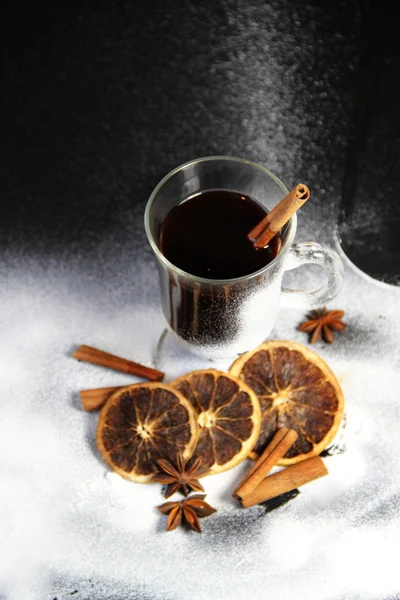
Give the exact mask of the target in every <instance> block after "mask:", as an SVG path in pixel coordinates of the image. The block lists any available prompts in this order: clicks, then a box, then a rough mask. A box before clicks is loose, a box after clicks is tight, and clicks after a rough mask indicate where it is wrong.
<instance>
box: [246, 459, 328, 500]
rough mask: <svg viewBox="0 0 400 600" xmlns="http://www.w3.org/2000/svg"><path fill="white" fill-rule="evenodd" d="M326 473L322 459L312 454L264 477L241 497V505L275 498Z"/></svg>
mask: <svg viewBox="0 0 400 600" xmlns="http://www.w3.org/2000/svg"><path fill="white" fill-rule="evenodd" d="M327 474H328V469H327V468H326V466H325V464H324V462H323V460H322V459H321V458H320V457H319V456H314V457H313V458H309V459H307V460H304V461H303V462H300V463H297V464H296V465H291V466H290V467H287V468H286V469H282V471H279V472H278V473H274V474H273V475H270V476H269V477H266V478H265V479H264V480H263V481H262V482H261V483H260V484H259V485H258V486H257V487H256V489H255V490H253V491H252V492H250V493H249V494H248V495H247V496H244V497H242V506H243V508H249V506H254V505H255V504H259V503H260V502H265V501H266V500H270V499H271V498H276V496H280V495H281V494H284V493H286V492H290V491H291V490H295V489H296V488H298V487H300V486H301V485H304V484H305V483H309V482H310V481H314V479H318V478H319V477H323V476H324V475H327Z"/></svg>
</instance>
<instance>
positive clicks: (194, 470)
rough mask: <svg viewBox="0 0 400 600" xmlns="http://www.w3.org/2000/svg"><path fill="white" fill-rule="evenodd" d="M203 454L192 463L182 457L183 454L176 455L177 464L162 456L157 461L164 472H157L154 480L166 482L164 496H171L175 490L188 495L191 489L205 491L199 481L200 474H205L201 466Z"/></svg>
mask: <svg viewBox="0 0 400 600" xmlns="http://www.w3.org/2000/svg"><path fill="white" fill-rule="evenodd" d="M201 462H202V460H201V456H199V457H198V458H197V459H196V460H195V461H194V462H193V463H192V464H190V463H188V461H185V460H184V459H183V458H182V455H181V454H178V455H177V457H176V465H174V464H172V462H171V461H169V460H166V459H164V458H161V459H160V460H158V461H157V464H158V466H159V467H160V468H161V469H162V472H160V473H156V474H155V475H154V476H153V479H152V481H156V482H157V483H166V484H167V489H166V490H165V494H164V498H169V497H170V496H172V494H175V492H178V491H179V492H181V494H183V495H184V496H187V495H188V494H189V492H190V491H191V490H193V491H194V492H204V488H203V486H202V485H201V484H200V483H199V481H198V478H199V477H200V475H204V474H205V469H204V468H203V469H202V468H201Z"/></svg>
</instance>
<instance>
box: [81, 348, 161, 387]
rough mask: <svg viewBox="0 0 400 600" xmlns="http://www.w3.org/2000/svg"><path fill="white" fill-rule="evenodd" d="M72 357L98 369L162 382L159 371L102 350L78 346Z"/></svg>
mask: <svg viewBox="0 0 400 600" xmlns="http://www.w3.org/2000/svg"><path fill="white" fill-rule="evenodd" d="M72 356H73V357H74V358H76V359H77V360H83V361H85V362H89V363H92V364H94V365H98V366H100V367H108V368H109V369H114V370H115V371H121V372H122V373H129V375H136V376H137V377H143V378H144V379H149V380H150V381H162V380H163V379H164V373H162V372H161V371H157V370H156V369H152V368H151V367H145V366H144V365H141V364H139V363H136V362H133V361H131V360H127V359H126V358H120V357H119V356H115V355H114V354H109V353H108V352H103V351H102V350H97V349H96V348H92V347H91V346H85V345H82V346H79V348H78V349H77V350H75V352H74V353H73V354H72Z"/></svg>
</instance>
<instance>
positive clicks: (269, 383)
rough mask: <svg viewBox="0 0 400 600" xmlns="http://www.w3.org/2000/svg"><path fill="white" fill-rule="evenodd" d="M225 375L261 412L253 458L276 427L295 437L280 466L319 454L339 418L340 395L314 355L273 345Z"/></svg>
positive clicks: (268, 344) (287, 344)
mask: <svg viewBox="0 0 400 600" xmlns="http://www.w3.org/2000/svg"><path fill="white" fill-rule="evenodd" d="M230 372H231V373H232V374H233V375H236V376H237V377H239V378H240V379H242V381H245V382H246V383H247V384H248V385H249V386H250V387H251V388H252V389H253V390H254V391H255V392H256V394H257V396H258V399H259V401H260V406H261V412H262V423H261V432H260V437H259V438H258V440H257V443H256V445H255V447H254V452H255V453H256V454H257V455H259V454H261V453H262V451H263V450H264V448H265V446H266V445H267V444H268V442H269V441H270V440H271V438H272V436H273V435H274V433H275V432H276V430H277V429H278V428H279V427H282V426H285V427H289V428H292V429H295V430H296V431H297V433H298V435H299V437H298V439H297V440H296V442H295V443H294V445H293V446H292V447H291V448H290V450H289V451H288V452H287V453H286V454H285V456H284V457H283V459H282V460H280V461H279V464H280V465H290V464H294V463H296V462H300V461H301V460H304V459H306V458H310V457H311V456H316V455H318V454H320V453H321V452H322V450H324V449H325V448H326V447H327V446H328V444H329V443H330V442H331V441H332V440H333V438H334V437H335V435H336V433H337V430H338V428H339V425H340V422H341V420H342V417H343V406H344V400H343V392H342V389H341V387H340V385H339V383H338V381H337V379H336V377H335V375H334V374H333V373H332V371H331V370H330V368H329V367H328V365H327V364H326V363H325V362H324V361H323V360H322V358H321V357H320V356H318V355H317V354H315V353H314V352H312V351H311V350H309V349H308V348H306V347H305V346H303V345H302V344H296V343H294V342H285V341H273V342H266V343H265V344H261V346H258V348H256V349H255V350H252V351H251V352H246V353H245V354H243V355H242V356H240V357H239V358H238V359H237V360H236V361H235V362H234V363H233V365H232V366H231V368H230Z"/></svg>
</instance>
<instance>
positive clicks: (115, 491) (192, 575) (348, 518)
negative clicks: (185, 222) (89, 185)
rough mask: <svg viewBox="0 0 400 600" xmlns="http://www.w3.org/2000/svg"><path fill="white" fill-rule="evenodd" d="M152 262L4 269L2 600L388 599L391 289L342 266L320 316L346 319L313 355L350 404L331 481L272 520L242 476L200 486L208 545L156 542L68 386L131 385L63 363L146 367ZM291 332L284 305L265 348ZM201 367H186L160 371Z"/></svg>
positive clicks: (184, 539)
mask: <svg viewBox="0 0 400 600" xmlns="http://www.w3.org/2000/svg"><path fill="white" fill-rule="evenodd" d="M114 256H115V254H114ZM149 261H150V257H149V253H148V252H146V254H144V255H143V256H138V257H137V259H136V266H135V269H134V272H133V269H131V270H129V269H128V268H127V267H128V265H127V264H122V263H121V262H119V263H118V264H119V267H120V270H119V271H117V272H114V271H113V266H112V258H110V260H109V262H108V263H106V264H105V266H104V268H103V269H102V270H100V268H99V264H98V263H96V262H95V261H94V262H93V263H90V261H89V262H86V263H83V262H82V263H80V262H79V261H78V260H77V261H76V262H71V261H70V262H68V264H65V263H63V261H62V260H58V261H56V260H53V261H50V260H43V259H42V260H39V258H38V259H35V258H31V259H30V260H26V259H22V258H21V257H16V256H15V257H13V256H9V257H8V258H7V263H8V264H7V267H4V265H3V270H2V274H1V282H0V299H1V316H0V321H1V344H0V369H1V377H0V386H1V395H0V515H1V521H0V598H1V599H2V600H5V599H6V600H52V599H54V598H57V599H58V600H66V599H68V598H74V599H76V600H78V599H79V600H82V599H85V600H102V599H104V600H105V599H107V600H128V599H135V600H144V599H146V600H158V599H160V600H161V599H163V600H169V599H174V600H189V599H191V598H196V599H198V600H200V599H204V600H209V599H211V598H213V599H217V600H233V599H239V598H240V599H242V598H256V599H260V600H261V599H263V600H264V599H265V598H271V599H277V598H278V599H286V598H288V599H292V598H296V599H297V600H303V599H307V600H312V599H316V600H317V599H318V600H332V599H335V600H336V599H337V600H339V599H343V600H344V599H345V600H349V599H363V600H368V599H371V600H378V599H382V600H383V599H385V600H389V599H394V598H400V575H399V573H400V554H399V550H398V545H399V538H400V508H399V498H400V468H399V457H400V392H399V390H400V378H399V373H400V357H399V334H400V330H399V329H400V327H399V326H400V321H399V306H400V290H399V289H397V288H394V287H390V286H386V285H383V284H378V283H376V282H373V281H372V280H370V279H368V278H367V277H365V276H363V275H362V274H360V273H359V272H357V271H356V270H355V269H353V268H352V267H351V266H350V265H348V264H347V265H346V283H345V287H344V289H343V291H342V292H341V294H340V296H339V297H338V298H337V300H336V301H335V302H334V303H333V304H332V306H331V307H330V308H343V309H344V310H345V311H346V317H345V320H346V322H347V324H348V328H347V329H346V330H345V331H344V332H343V333H342V334H339V335H338V336H337V343H335V345H334V346H332V347H331V346H329V347H328V346H327V345H325V344H323V343H321V344H320V345H318V346H316V347H314V349H315V350H316V351H317V352H318V353H319V354H320V355H321V356H322V357H323V358H324V359H326V361H327V362H328V364H329V365H330V366H331V367H332V369H333V370H334V372H335V373H336V374H337V376H338V378H339V380H340V382H341V384H342V386H343V390H344V393H345V399H346V416H347V426H346V428H345V430H344V437H343V443H344V444H345V446H346V451H345V452H344V453H342V454H340V455H336V456H331V457H327V458H326V459H325V460H326V464H327V466H328V469H329V471H330V475H329V476H328V477H325V478H323V479H321V480H318V481H315V482H313V483H311V484H309V485H307V486H305V487H303V488H302V489H301V494H300V495H298V496H297V497H296V498H295V499H294V500H292V501H291V502H289V503H288V504H286V505H285V506H282V507H280V508H278V509H276V510H274V511H272V512H269V513H266V512H265V509H264V507H262V506H257V507H254V508H252V509H248V510H243V509H241V508H240V507H239V506H238V505H237V504H236V503H235V502H233V500H232V499H231V491H232V489H233V486H234V484H235V483H236V482H237V481H238V480H239V478H240V477H241V475H242V473H243V472H244V471H245V469H246V465H240V466H239V467H238V468H236V469H235V470H234V471H232V472H229V473H226V474H223V475H219V476H214V477H209V478H207V479H205V480H204V485H205V488H206V490H207V492H208V496H207V500H209V502H210V503H211V504H212V505H213V506H215V508H217V510H218V512H217V513H216V514H215V515H212V516H211V517H210V518H208V519H204V520H203V521H202V522H201V523H202V528H203V533H202V535H198V534H196V533H195V532H189V531H185V530H177V531H175V532H172V533H166V532H165V531H164V529H165V525H166V518H165V517H163V516H161V515H159V514H158V513H157V511H156V510H155V508H154V507H155V506H156V505H157V504H160V503H161V502H162V501H163V498H162V496H161V493H160V486H159V485H139V484H135V483H131V482H128V481H125V480H123V479H121V478H120V477H119V476H117V475H115V474H113V473H111V472H110V471H109V469H108V468H107V467H106V466H105V465H104V464H103V463H102V461H101V460H100V458H99V456H98V453H97V451H96V447H95V444H94V430H95V426H96V422H97V414H86V413H84V412H83V411H82V409H81V407H80V402H79V396H78V391H79V390H80V389H84V388H90V387H97V386H98V387H101V386H108V385H114V384H115V385H118V384H123V383H125V382H130V381H133V380H134V379H132V378H131V377H129V376H126V375H122V374H118V373H114V372H112V371H107V370H106V369H102V368H99V367H95V366H93V365H87V364H84V363H78V362H77V361H75V360H73V359H72V358H71V352H72V350H73V349H74V347H76V346H77V345H79V344H80V343H86V344H91V345H93V346H97V347H99V348H102V349H105V350H108V351H110V352H114V353H116V354H119V355H121V356H126V357H128V358H132V359H133V360H137V361H140V362H144V363H147V364H151V362H152V357H153V355H154V349H155V346H156V342H157V340H158V337H159V335H160V333H161V331H162V329H163V320H162V317H161V314H160V311H159V308H158V288H157V275H156V272H155V269H154V264H153V263H152V262H151V263H150V262H149ZM114 264H117V263H114ZM129 273H131V276H130V275H129ZM302 318H303V312H300V311H295V310H285V309H282V310H281V312H280V314H279V318H278V321H277V324H276V327H275V330H274V332H273V334H272V335H271V336H270V338H271V339H273V338H277V339H291V340H294V341H298V342H303V343H307V341H306V337H305V336H304V334H301V333H300V332H298V331H296V326H297V325H298V323H299V322H300V321H301V320H302ZM164 359H165V360H166V363H165V364H166V365H167V368H168V360H169V359H168V356H167V353H166V354H165V356H164ZM204 366H205V365H204V362H202V361H201V360H196V359H194V358H192V359H186V362H185V361H183V362H182V363H180V364H178V365H177V364H176V362H175V364H174V365H171V370H170V372H169V373H167V375H168V376H169V377H168V378H171V377H173V376H174V375H175V374H178V373H173V372H172V371H173V370H174V369H175V370H177V371H179V370H181V371H183V372H184V371H185V370H187V369H191V368H199V367H204ZM219 366H221V365H219ZM222 366H224V365H222ZM227 366H228V365H225V367H227Z"/></svg>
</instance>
